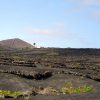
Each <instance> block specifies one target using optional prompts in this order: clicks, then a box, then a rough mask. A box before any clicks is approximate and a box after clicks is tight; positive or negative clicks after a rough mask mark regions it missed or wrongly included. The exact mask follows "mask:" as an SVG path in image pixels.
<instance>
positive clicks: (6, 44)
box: [0, 38, 34, 49]
mask: <svg viewBox="0 0 100 100" xmlns="http://www.w3.org/2000/svg"><path fill="white" fill-rule="evenodd" d="M0 47H1V48H11V49H26V48H34V46H32V45H31V44H29V43H27V42H25V41H23V40H21V39H19V38H14V39H7V40H2V41H0Z"/></svg>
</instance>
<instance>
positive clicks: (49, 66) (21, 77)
mask: <svg viewBox="0 0 100 100" xmlns="http://www.w3.org/2000/svg"><path fill="white" fill-rule="evenodd" d="M65 82H72V83H73V84H74V86H75V87H77V86H82V85H90V86H93V91H91V92H88V93H80V94H62V93H59V94H57V95H56V94H54V95H52V94H50V93H49V94H41V93H40V92H39V89H40V88H46V87H49V86H50V87H53V88H55V89H56V90H61V88H62V86H63V84H64V83H65ZM0 89H1V90H11V91H31V92H36V94H35V93H33V94H31V95H30V98H29V100H100V95H99V94H100V49H56V48H47V49H45V48H40V49H36V48H34V49H33V50H19V51H17V50H9V51H6V50H5V51H2V50H1V51H0ZM33 89H35V90H36V91H35V90H34V91H33ZM0 100H1V99H0ZM5 100H13V99H12V98H5ZM17 100H24V97H19V98H17Z"/></svg>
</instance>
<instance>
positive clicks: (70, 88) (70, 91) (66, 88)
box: [61, 82, 93, 94]
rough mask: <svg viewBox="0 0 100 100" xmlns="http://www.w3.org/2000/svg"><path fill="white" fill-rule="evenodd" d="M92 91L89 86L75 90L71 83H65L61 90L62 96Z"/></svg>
mask: <svg viewBox="0 0 100 100" xmlns="http://www.w3.org/2000/svg"><path fill="white" fill-rule="evenodd" d="M92 90H93V87H92V86H89V85H84V86H79V87H77V88H75V87H74V86H73V85H72V83H71V82H67V83H65V85H64V86H63V87H62V88H61V92H62V93H64V94H73V93H75V94H77V93H85V92H91V91H92Z"/></svg>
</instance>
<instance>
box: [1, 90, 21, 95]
mask: <svg viewBox="0 0 100 100" xmlns="http://www.w3.org/2000/svg"><path fill="white" fill-rule="evenodd" d="M0 95H4V96H9V97H17V96H20V95H23V92H20V91H15V92H12V91H9V90H0Z"/></svg>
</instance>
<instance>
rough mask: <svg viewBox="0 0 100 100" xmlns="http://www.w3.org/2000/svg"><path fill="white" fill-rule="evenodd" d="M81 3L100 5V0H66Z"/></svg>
mask: <svg viewBox="0 0 100 100" xmlns="http://www.w3.org/2000/svg"><path fill="white" fill-rule="evenodd" d="M66 1H70V2H73V3H77V4H81V5H100V0H66Z"/></svg>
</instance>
